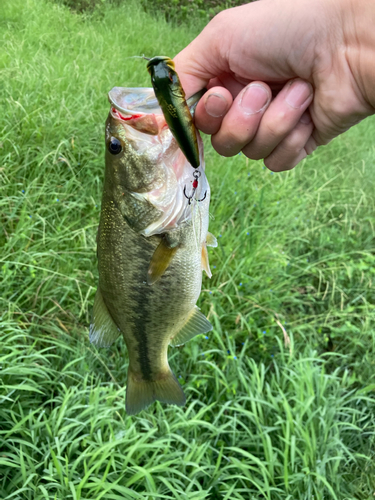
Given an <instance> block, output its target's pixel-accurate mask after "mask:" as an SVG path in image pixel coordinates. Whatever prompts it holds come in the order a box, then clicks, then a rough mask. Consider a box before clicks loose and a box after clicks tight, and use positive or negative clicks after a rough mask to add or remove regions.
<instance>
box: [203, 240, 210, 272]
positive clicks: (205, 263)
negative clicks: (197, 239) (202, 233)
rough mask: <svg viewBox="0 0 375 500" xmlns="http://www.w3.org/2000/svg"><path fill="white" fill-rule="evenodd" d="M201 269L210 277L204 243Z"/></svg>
mask: <svg viewBox="0 0 375 500" xmlns="http://www.w3.org/2000/svg"><path fill="white" fill-rule="evenodd" d="M201 262H202V269H204V270H205V271H206V274H207V276H208V277H209V278H211V276H212V273H211V269H210V263H209V261H208V252H207V246H206V244H205V243H203V245H202V260H201Z"/></svg>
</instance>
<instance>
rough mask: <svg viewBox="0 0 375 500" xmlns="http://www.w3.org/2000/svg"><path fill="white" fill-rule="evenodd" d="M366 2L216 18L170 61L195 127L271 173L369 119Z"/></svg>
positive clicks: (372, 106)
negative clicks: (193, 101)
mask: <svg viewBox="0 0 375 500" xmlns="http://www.w3.org/2000/svg"><path fill="white" fill-rule="evenodd" d="M374 26H375V3H374V0H261V1H257V2H254V3H250V4H247V5H243V6H240V7H235V8H233V9H228V10H226V11H223V12H221V13H220V14H218V15H217V16H216V17H214V19H213V20H212V21H211V22H210V23H209V24H208V25H207V26H206V27H205V29H204V30H203V31H202V32H201V33H200V35H198V37H197V38H195V39H194V40H193V41H192V42H191V43H190V45H188V46H187V47H186V48H185V49H184V50H182V51H181V52H180V53H179V54H178V55H177V56H176V57H175V58H174V61H175V64H176V70H177V72H178V74H179V77H180V80H181V83H182V86H183V88H184V90H185V92H186V95H187V97H189V96H191V95H193V94H194V93H195V92H197V91H198V90H200V89H202V88H204V87H207V88H209V90H208V92H207V93H206V94H205V95H204V96H203V97H202V99H201V100H200V101H199V103H198V106H197V108H196V111H195V122H196V125H197V127H198V128H199V129H200V130H201V131H202V132H204V133H206V134H210V135H211V136H212V138H211V140H212V145H213V147H214V148H215V149H216V151H217V152H218V153H220V154H221V155H223V156H233V155H235V154H237V153H239V152H240V151H242V152H243V153H244V154H245V155H246V156H248V157H249V158H252V159H254V160H259V159H264V163H265V165H266V166H267V167H268V168H269V169H270V170H273V171H274V172H278V171H283V170H289V169H291V168H293V167H294V166H295V165H297V164H298V163H299V162H300V161H301V160H302V159H304V158H305V157H306V156H307V155H308V154H311V153H312V152H313V151H314V150H315V149H316V148H317V147H318V146H321V145H325V144H328V143H329V142H330V141H331V140H332V139H333V138H334V137H336V136H337V135H339V134H341V133H343V132H345V131H346V130H348V129H349V128H350V127H351V126H353V125H355V124H356V123H358V122H360V121H361V120H363V119H364V118H366V117H367V116H370V115H372V114H374V113H375V30H374V29H373V27H374Z"/></svg>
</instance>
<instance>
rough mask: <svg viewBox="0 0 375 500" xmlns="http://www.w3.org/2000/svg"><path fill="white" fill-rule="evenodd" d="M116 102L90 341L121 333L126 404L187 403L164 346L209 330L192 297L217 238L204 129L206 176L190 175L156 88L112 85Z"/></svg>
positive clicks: (109, 127)
mask: <svg viewBox="0 0 375 500" xmlns="http://www.w3.org/2000/svg"><path fill="white" fill-rule="evenodd" d="M109 101H110V103H111V109H110V112H109V116H108V119H107V121H106V125H105V142H106V153H105V164H106V167H105V180H104V189H103V198H102V208H101V216H100V223H99V230H98V237H97V243H98V269H99V285H98V289H97V292H96V296H95V301H94V309H93V316H92V323H91V325H90V341H91V342H92V343H93V344H95V345H97V346H99V347H108V346H110V345H111V344H112V342H114V341H115V340H116V339H117V337H118V336H119V335H120V334H122V335H123V337H124V339H125V343H126V346H127V349H128V353H129V368H128V379H127V389H126V410H127V413H128V414H130V415H132V414H135V413H138V412H139V411H140V410H142V409H144V408H145V407H147V406H148V405H149V404H151V403H152V402H153V401H155V400H159V401H161V402H164V403H170V404H176V405H184V404H185V396H184V393H183V390H182V388H181V386H180V384H179V383H178V381H177V379H176V377H175V376H174V374H173V373H172V371H171V369H170V367H169V364H168V356H167V350H168V345H173V346H176V345H181V344H184V343H185V342H186V341H188V340H189V339H191V338H192V337H194V336H195V335H197V334H200V333H206V332H208V331H210V330H211V329H212V325H211V324H210V322H209V321H208V320H207V319H206V318H205V316H204V315H203V314H202V313H201V312H200V311H199V309H198V308H197V307H196V305H195V304H196V302H197V299H198V297H199V294H200V290H201V283H202V269H204V270H205V271H206V273H207V274H208V275H209V276H211V272H210V268H209V264H208V256H207V245H211V246H216V245H217V242H216V239H215V238H214V237H213V236H212V235H211V234H210V233H208V221H209V214H208V209H209V203H210V188H209V185H208V182H207V178H206V176H205V173H204V160H203V144H202V141H201V139H200V137H199V135H198V139H197V140H198V144H199V152H200V167H199V169H198V170H199V175H198V174H197V175H196V176H194V177H193V175H192V174H196V172H197V171H194V170H192V169H191V166H190V164H189V163H188V161H187V160H186V158H185V156H184V154H183V153H182V151H181V150H180V148H179V147H178V145H177V143H176V140H175V139H174V137H173V136H172V134H171V132H170V130H169V128H168V126H167V124H166V121H165V117H164V115H163V113H162V111H161V109H160V107H159V105H158V102H157V100H156V98H155V95H154V92H153V90H152V89H126V88H120V87H115V88H113V89H112V90H111V91H110V92H109ZM184 189H185V194H184ZM187 191H189V192H192V193H193V194H194V197H193V199H188V198H187V196H186V192H187ZM197 200H202V201H197Z"/></svg>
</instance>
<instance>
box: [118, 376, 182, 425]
mask: <svg viewBox="0 0 375 500" xmlns="http://www.w3.org/2000/svg"><path fill="white" fill-rule="evenodd" d="M154 401H160V402H161V403H168V404H175V405H178V406H184V405H185V403H186V398H185V394H184V391H183V390H182V388H181V386H180V384H179V383H178V381H177V379H176V377H175V376H174V375H173V373H172V371H171V370H170V369H169V373H168V375H167V376H166V377H163V378H160V379H158V380H155V381H150V380H136V379H135V377H133V376H132V373H131V371H130V369H129V370H128V382H127V388H126V412H127V414H128V415H135V414H136V413H138V412H140V411H141V410H144V409H145V408H146V407H147V406H149V405H150V404H151V403H153V402H154Z"/></svg>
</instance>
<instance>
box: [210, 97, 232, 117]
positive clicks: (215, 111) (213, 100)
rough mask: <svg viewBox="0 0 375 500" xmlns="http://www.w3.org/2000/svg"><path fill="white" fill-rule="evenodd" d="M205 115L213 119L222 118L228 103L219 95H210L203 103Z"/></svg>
mask: <svg viewBox="0 0 375 500" xmlns="http://www.w3.org/2000/svg"><path fill="white" fill-rule="evenodd" d="M204 107H205V108H206V111H207V114H208V115H210V116H213V117H214V118H219V116H223V114H224V113H225V112H226V110H227V108H228V102H227V101H226V99H225V98H224V97H223V96H222V95H220V94H210V95H209V96H208V97H207V98H206V101H205V103H204Z"/></svg>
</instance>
